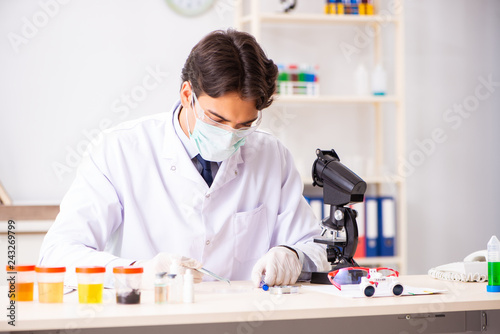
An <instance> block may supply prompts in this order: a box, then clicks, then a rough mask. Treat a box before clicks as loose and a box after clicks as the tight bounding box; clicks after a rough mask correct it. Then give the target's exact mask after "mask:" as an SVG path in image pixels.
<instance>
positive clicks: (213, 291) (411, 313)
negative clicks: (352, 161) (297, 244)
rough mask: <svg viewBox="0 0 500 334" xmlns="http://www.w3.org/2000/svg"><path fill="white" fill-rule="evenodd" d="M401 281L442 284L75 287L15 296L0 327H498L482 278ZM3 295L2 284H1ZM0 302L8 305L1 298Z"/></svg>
mask: <svg viewBox="0 0 500 334" xmlns="http://www.w3.org/2000/svg"><path fill="white" fill-rule="evenodd" d="M400 281H401V283H403V284H405V285H410V286H415V287H425V288H434V289H440V290H447V291H446V292H444V293H440V294H433V295H421V296H401V297H386V298H385V297H384V298H382V297H381V298H345V297H339V296H333V295H330V294H325V293H320V292H315V291H311V290H308V289H305V288H301V289H300V291H299V293H297V294H289V295H271V294H270V293H269V292H265V291H263V290H261V289H256V288H253V287H252V286H251V283H250V282H232V283H231V285H230V286H229V285H228V284H227V283H223V282H204V283H201V284H197V285H196V288H195V291H196V296H195V303H194V304H163V305H159V304H155V303H154V297H153V291H143V293H142V300H141V304H138V305H121V304H116V302H115V296H114V291H113V290H105V293H104V297H103V298H104V302H103V304H87V305H85V304H79V303H78V295H77V292H73V293H70V294H67V295H65V296H64V303H62V304H41V303H39V302H38V301H36V300H35V301H34V302H18V303H16V310H15V318H16V321H15V324H16V326H11V325H9V324H8V321H9V319H8V318H7V315H8V314H7V312H8V311H7V310H6V308H5V307H4V308H3V309H4V313H5V315H4V317H3V319H4V320H3V321H2V322H1V323H0V331H1V332H9V331H11V332H17V333H19V332H25V333H75V334H76V333H78V334H84V333H92V334H93V333H103V334H115V333H120V334H125V333H141V334H146V333H203V334H211V333H214V334H215V333H217V334H225V333H228V334H229V333H235V334H240V333H241V334H253V333H280V332H286V333H287V334H292V333H342V334H345V333H371V334H377V333H401V334H403V333H465V332H467V333H500V293H496V294H495V293H487V292H486V286H485V283H457V282H447V281H439V280H435V279H432V278H430V277H428V276H425V275H421V276H402V277H400ZM1 288H3V289H4V290H2V291H3V292H4V295H5V296H6V295H7V293H6V287H1ZM4 305H5V306H7V305H8V299H7V298H6V297H5V299H4Z"/></svg>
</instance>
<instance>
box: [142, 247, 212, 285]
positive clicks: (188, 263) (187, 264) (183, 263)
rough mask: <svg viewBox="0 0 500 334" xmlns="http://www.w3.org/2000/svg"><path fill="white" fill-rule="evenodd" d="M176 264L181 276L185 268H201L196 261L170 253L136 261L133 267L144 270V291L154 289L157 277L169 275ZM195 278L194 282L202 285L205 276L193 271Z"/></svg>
mask: <svg viewBox="0 0 500 334" xmlns="http://www.w3.org/2000/svg"><path fill="white" fill-rule="evenodd" d="M174 262H177V263H178V265H179V270H180V272H179V274H183V273H184V269H185V268H191V269H198V268H201V263H200V262H198V261H196V260H195V259H191V258H187V257H184V256H179V255H174V254H168V253H159V254H158V255H156V256H155V257H154V258H152V259H151V260H141V261H136V262H135V263H134V264H133V266H134V267H143V268H144V273H143V275H142V287H143V288H144V289H152V288H153V285H154V280H155V275H156V274H157V273H161V272H167V273H169V272H170V266H171V265H172V264H173V263H174ZM193 276H194V282H195V283H200V282H201V279H202V277H203V274H202V273H200V272H199V271H197V270H193Z"/></svg>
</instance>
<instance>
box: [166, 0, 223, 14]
mask: <svg viewBox="0 0 500 334" xmlns="http://www.w3.org/2000/svg"><path fill="white" fill-rule="evenodd" d="M215 1H216V0H167V4H168V5H169V7H170V8H172V9H173V10H174V11H175V12H176V13H178V14H181V15H184V16H196V15H200V14H203V13H205V12H207V11H208V10H209V9H210V7H212V5H213V4H214V3H215Z"/></svg>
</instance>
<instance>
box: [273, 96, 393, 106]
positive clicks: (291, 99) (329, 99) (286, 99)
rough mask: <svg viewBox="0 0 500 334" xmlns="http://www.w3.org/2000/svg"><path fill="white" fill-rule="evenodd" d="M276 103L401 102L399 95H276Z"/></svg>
mask: <svg viewBox="0 0 500 334" xmlns="http://www.w3.org/2000/svg"><path fill="white" fill-rule="evenodd" d="M275 98H276V99H275V101H274V103H277V104H280V103H287V104H288V103H296V104H300V103H307V104H310V103H316V104H328V103H396V102H398V101H399V99H398V96H397V95H384V96H372V95H368V96H356V95H344V96H342V95H338V96H336V95H320V96H301V95H275Z"/></svg>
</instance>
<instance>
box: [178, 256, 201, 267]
mask: <svg viewBox="0 0 500 334" xmlns="http://www.w3.org/2000/svg"><path fill="white" fill-rule="evenodd" d="M180 265H181V266H183V267H186V268H192V269H199V268H201V267H202V264H201V262H198V261H197V260H195V259H190V258H185V257H183V258H182V261H181V263H180Z"/></svg>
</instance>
